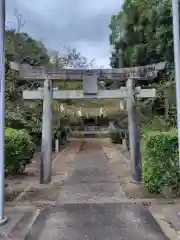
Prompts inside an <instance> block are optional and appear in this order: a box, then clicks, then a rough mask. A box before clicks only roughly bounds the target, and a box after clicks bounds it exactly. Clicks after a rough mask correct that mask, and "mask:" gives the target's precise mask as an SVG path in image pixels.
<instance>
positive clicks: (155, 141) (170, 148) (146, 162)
mask: <svg viewBox="0 0 180 240" xmlns="http://www.w3.org/2000/svg"><path fill="white" fill-rule="evenodd" d="M141 148H142V151H141V152H142V165H143V181H144V185H145V187H146V188H147V189H148V190H149V191H150V192H154V193H161V192H162V191H163V189H164V188H165V187H172V188H179V183H180V171H179V166H178V133H177V129H172V130H170V131H169V132H148V133H146V134H143V136H142V144H141Z"/></svg>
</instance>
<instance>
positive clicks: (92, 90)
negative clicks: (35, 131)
mask: <svg viewBox="0 0 180 240" xmlns="http://www.w3.org/2000/svg"><path fill="white" fill-rule="evenodd" d="M11 68H12V70H14V71H15V72H16V78H17V80H19V81H20V80H23V81H24V80H27V81H36V82H40V83H44V87H43V88H40V89H38V90H35V91H23V98H24V99H28V100H43V116H42V118H43V121H42V150H41V151H42V157H41V176H40V182H41V183H42V184H47V183H49V182H50V181H51V169H52V100H53V99H107V98H109V99H122V98H123V99H126V100H127V110H128V126H129V127H128V128H129V136H130V156H131V164H132V177H133V182H135V183H139V182H140V181H141V156H140V132H139V124H138V122H137V118H136V104H135V99H136V97H137V98H154V97H155V96H156V90H155V89H141V87H139V86H138V87H136V81H137V80H138V81H139V80H144V81H147V80H148V81H149V80H152V79H154V78H156V77H157V75H158V72H159V71H161V70H164V68H165V63H158V64H154V65H148V66H142V67H134V68H121V69H55V68H51V69H50V68H49V69H48V68H45V67H31V66H29V65H25V64H23V65H18V64H16V63H11ZM61 80H67V81H80V80H82V81H83V89H82V90H58V88H54V89H53V86H57V84H58V82H59V81H61ZM108 80H111V81H125V82H126V87H121V88H120V89H117V90H100V89H98V81H108Z"/></svg>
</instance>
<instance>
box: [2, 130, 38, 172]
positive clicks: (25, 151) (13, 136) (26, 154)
mask: <svg viewBox="0 0 180 240" xmlns="http://www.w3.org/2000/svg"><path fill="white" fill-rule="evenodd" d="M34 152H35V145H34V143H33V142H32V140H31V137H30V135H29V134H28V132H27V131H26V130H17V129H12V128H7V129H6V130H5V173H6V174H8V173H12V172H22V171H24V169H25V167H26V165H27V164H29V163H30V160H31V159H32V157H33V154H34Z"/></svg>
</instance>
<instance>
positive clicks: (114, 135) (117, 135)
mask: <svg viewBox="0 0 180 240" xmlns="http://www.w3.org/2000/svg"><path fill="white" fill-rule="evenodd" d="M110 138H111V141H112V143H116V144H122V137H121V132H120V130H118V129H116V128H115V129H112V130H110Z"/></svg>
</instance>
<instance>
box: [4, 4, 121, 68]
mask: <svg viewBox="0 0 180 240" xmlns="http://www.w3.org/2000/svg"><path fill="white" fill-rule="evenodd" d="M122 1H123V0H6V24H8V25H12V26H14V25H15V24H16V18H15V16H14V13H15V11H17V12H18V13H20V14H21V15H22V20H23V22H24V26H22V28H21V31H25V32H27V33H28V34H30V35H31V37H33V38H35V39H37V40H41V41H42V42H43V43H44V44H45V46H46V47H47V48H49V49H52V50H57V51H59V52H60V53H61V52H64V50H65V48H66V47H68V48H76V49H77V50H78V51H79V52H81V54H82V55H83V56H86V57H87V58H88V59H89V60H91V59H95V62H96V65H97V66H99V67H102V66H103V67H109V58H110V52H111V47H110V44H109V34H110V30H109V28H108V25H109V23H110V20H111V16H112V14H115V13H117V12H118V11H119V10H120V8H121V4H122Z"/></svg>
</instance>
